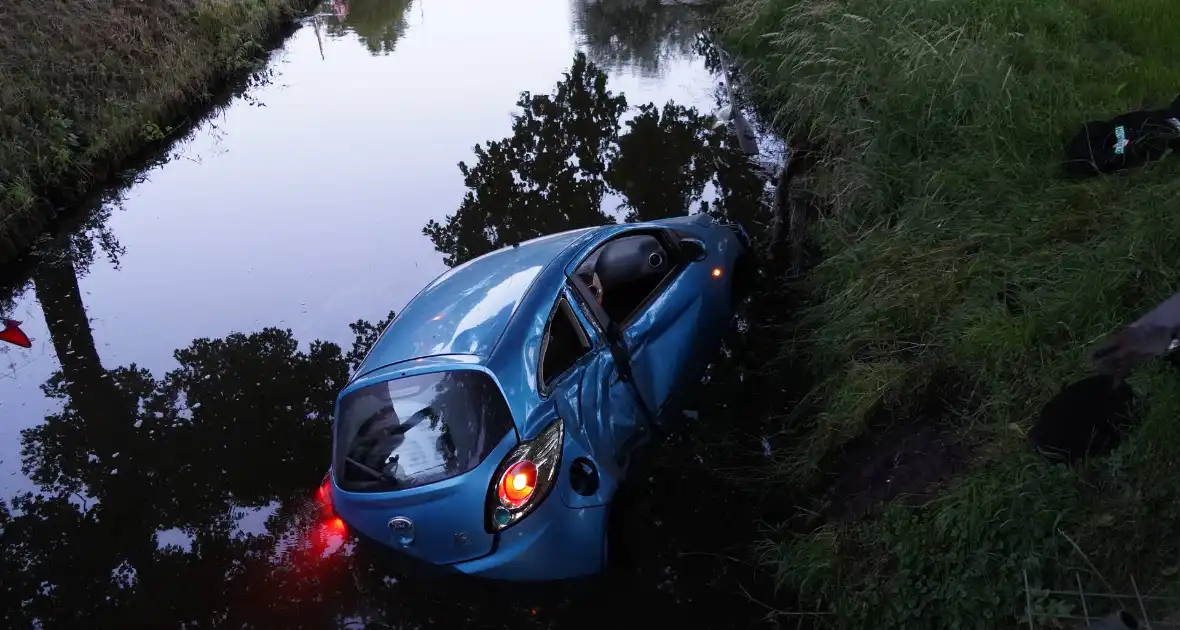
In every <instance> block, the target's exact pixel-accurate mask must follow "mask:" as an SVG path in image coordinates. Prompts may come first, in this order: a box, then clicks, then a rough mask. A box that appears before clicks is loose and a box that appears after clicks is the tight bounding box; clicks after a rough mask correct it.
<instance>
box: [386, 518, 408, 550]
mask: <svg viewBox="0 0 1180 630" xmlns="http://www.w3.org/2000/svg"><path fill="white" fill-rule="evenodd" d="M389 531H391V532H393V536H394V538H395V539H396V540H397V542H398V544H401V545H409V544H411V543H413V542H414V521H411V520H410V519H408V518H406V517H404V516H395V517H393V518H391V519H389Z"/></svg>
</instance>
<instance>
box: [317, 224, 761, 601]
mask: <svg viewBox="0 0 1180 630" xmlns="http://www.w3.org/2000/svg"><path fill="white" fill-rule="evenodd" d="M747 248H748V245H747V240H746V238H745V235H744V232H742V230H741V228H740V227H738V226H734V225H727V224H722V223H719V222H717V221H715V220H714V219H712V218H710V217H709V216H707V215H694V216H689V217H679V218H675V219H667V220H663V221H657V222H651V223H633V224H625V225H610V226H602V227H596V228H587V229H583V230H576V231H572V232H565V233H561V234H556V235H552V236H547V237H543V238H539V239H536V240H532V241H528V242H525V243H521V244H519V245H516V246H512V247H506V248H504V249H501V250H498V251H495V252H492V253H490V254H487V255H484V256H481V257H479V258H476V259H474V260H472V261H470V262H467V263H466V264H464V265H461V266H458V267H455V268H454V269H451V270H450V271H448V272H446V273H444V274H443V275H442V276H440V277H439V278H438V279H436V280H435V281H434V282H432V283H431V284H430V285H429V286H427V287H426V288H425V289H423V290H422V291H421V292H420V293H419V294H418V295H417V296H416V297H415V298H414V299H413V300H412V301H411V302H410V303H409V304H408V305H407V306H406V307H405V308H404V309H403V310H402V311H401V313H399V314H398V316H397V317H396V318H395V319H394V321H393V322H392V323H391V324H390V326H389V327H388V328H387V329H386V330H385V331H384V333H383V334H382V336H381V338H380V339H379V340H378V341H377V343H376V344H375V345H374V346H373V348H372V350H371V351H370V352H369V354H368V356H367V357H366V358H365V361H364V362H363V363H362V365H361V366H360V367H359V368H358V370H357V372H356V373H355V374H354V376H353V378H352V379H351V381H350V382H349V384H348V385H347V386H346V387H345V388H344V390H343V391H342V392H341V393H340V395H339V397H338V399H337V403H336V410H335V421H334V425H333V454H332V471H331V473H330V475H329V478H330V481H331V483H330V486H329V487H328V489H329V490H330V492H331V498H332V503H333V506H334V509H335V511H336V513H337V514H338V515H339V517H340V518H342V519H343V521H344V522H345V523H346V524H347V526H348V527H349V529H350V530H351V531H353V532H354V533H356V534H358V535H359V537H360V538H361V539H362V540H367V541H370V542H376V543H379V544H380V545H382V546H384V547H386V548H389V549H391V550H393V551H395V552H396V554H397V555H399V556H403V557H406V558H408V559H411V561H413V562H415V563H420V564H425V565H430V566H432V567H437V568H443V569H444V570H445V571H448V572H458V573H463V574H470V575H477V576H482V577H487V578H493V579H506V580H556V579H564V578H572V577H578V576H584V575H589V574H593V573H596V572H598V571H600V570H601V569H603V567H604V566H605V563H606V551H607V514H608V511H609V509H610V505H611V501H612V499H613V498H614V496H615V493H616V491H617V490H618V488H619V485H620V484H621V483H623V482H624V480H625V479H626V478H627V473H628V469H629V465H630V463H631V460H632V457H633V455H634V453H635V452H636V450H637V449H639V448H640V447H642V446H643V445H644V444H645V443H647V442H648V441H649V439H650V436H651V435H652V430H653V427H654V426H656V425H661V424H663V423H666V422H668V421H670V420H672V419H676V418H679V417H680V405H681V403H682V401H683V397H684V395H685V393H686V391H687V390H689V389H691V387H692V386H693V385H694V384H695V383H697V382H698V381H699V379H700V376H701V374H702V372H703V369H704V367H705V365H706V363H707V362H708V361H709V360H710V359H711V358H712V355H713V353H714V352H715V351H716V349H717V347H718V344H719V343H720V338H721V334H722V333H723V332H724V330H725V329H726V327H727V326H728V325H729V323H730V320H731V319H732V313H733V308H734V302H735V298H734V280H735V276H737V273H735V272H736V271H738V269H737V267H738V266H739V261H741V260H744V257H745V255H746V253H747Z"/></svg>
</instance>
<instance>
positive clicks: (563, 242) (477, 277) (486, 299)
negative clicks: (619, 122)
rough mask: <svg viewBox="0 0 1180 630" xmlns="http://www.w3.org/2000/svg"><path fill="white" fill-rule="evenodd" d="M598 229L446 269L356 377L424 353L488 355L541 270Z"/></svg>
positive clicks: (387, 332)
mask: <svg viewBox="0 0 1180 630" xmlns="http://www.w3.org/2000/svg"><path fill="white" fill-rule="evenodd" d="M593 229H594V228H587V229H582V230H573V231H570V232H562V233H560V234H553V235H550V236H544V237H541V238H537V239H533V240H530V241H526V242H524V243H520V244H519V245H514V246H510V247H505V248H503V249H499V250H496V251H494V252H492V253H490V254H485V255H483V256H480V257H478V258H475V259H472V260H470V261H468V262H467V263H464V264H462V265H460V266H458V267H455V268H454V269H451V270H449V271H447V272H445V273H443V274H442V275H440V276H439V277H438V278H436V279H435V280H434V281H433V282H431V283H430V284H429V285H427V286H426V288H424V289H422V291H421V292H420V293H418V295H417V296H415V297H414V299H412V300H410V303H409V304H407V305H406V306H405V308H403V309H402V311H401V312H400V313H398V314H397V317H396V318H395V319H394V320H393V323H392V324H390V326H389V328H388V329H386V330H385V332H384V333H383V334H382V336H381V338H380V339H379V340H378V341H377V343H376V344H374V346H373V349H372V350H370V351H369V354H368V356H366V357H365V360H364V362H363V363H362V364H361V365H360V367H359V369H358V370H357V372H356V376H361V375H363V374H365V373H368V372H372V371H373V370H376V369H379V368H381V367H384V366H387V365H391V364H394V363H399V362H401V361H408V360H411V359H416V358H420V357H429V356H437V355H459V354H466V355H475V356H479V357H484V358H486V357H488V356H489V355H490V354H491V353H492V350H493V349H494V348H495V346H496V343H497V341H499V339H500V337H501V335H502V334H503V332H504V329H505V328H506V327H507V326H508V322H509V320H511V319H512V314H513V313H514V312H515V310H516V307H517V306H518V305H519V304H520V301H521V299H522V298H523V297H524V295H525V294H526V293H527V292H528V290H529V287H530V286H532V284H533V282H534V281H535V280H536V279H537V277H538V276H539V275H540V274H541V272H542V270H543V269H545V267H546V266H547V265H549V264H550V263H551V262H553V260H554V259H555V258H557V257H558V255H559V254H560V253H561V252H562V251H564V250H565V249H566V248H567V247H569V246H570V245H571V244H572V243H574V242H575V241H577V240H578V239H579V238H580V237H582V236H584V235H585V234H586V233H587V232H588V231H590V230H593Z"/></svg>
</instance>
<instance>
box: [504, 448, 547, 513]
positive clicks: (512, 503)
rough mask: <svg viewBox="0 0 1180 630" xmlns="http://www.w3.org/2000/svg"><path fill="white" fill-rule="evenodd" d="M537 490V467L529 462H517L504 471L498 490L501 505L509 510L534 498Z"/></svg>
mask: <svg viewBox="0 0 1180 630" xmlns="http://www.w3.org/2000/svg"><path fill="white" fill-rule="evenodd" d="M536 488H537V466H536V464H533V463H532V462H530V461H529V460H527V459H526V460H523V461H519V462H516V463H515V464H513V465H511V466H509V467H508V470H505V471H504V474H503V475H502V476H501V477H500V484H499V485H498V486H497V488H496V492H497V494H498V495H499V496H500V503H501V504H503V505H504V507H506V508H509V509H514V508H518V507H520V506H522V505H524V504H525V502H527V501H528V500H529V497H531V496H533V491H534V490H536Z"/></svg>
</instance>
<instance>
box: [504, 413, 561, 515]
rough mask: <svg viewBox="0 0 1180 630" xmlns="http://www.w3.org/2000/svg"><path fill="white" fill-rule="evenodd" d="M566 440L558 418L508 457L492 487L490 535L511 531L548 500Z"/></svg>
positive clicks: (516, 448) (519, 445) (505, 458)
mask: <svg viewBox="0 0 1180 630" xmlns="http://www.w3.org/2000/svg"><path fill="white" fill-rule="evenodd" d="M563 439H564V430H563V429H562V423H561V418H557V419H555V420H554V421H553V422H552V423H551V424H550V425H549V426H548V427H546V428H545V429H544V430H542V431H541V433H540V434H539V435H537V436H536V437H535V438H533V439H531V440H527V441H525V442H521V443H520V444H517V445H516V447H514V448H513V449H512V450H511V451H509V452H508V455H507V456H505V457H504V461H503V462H502V463H501V464H500V467H499V469H498V470H497V471H496V474H495V475H493V476H492V480H491V481H492V482H491V483H490V484H489V485H488V498H487V521H485V522H486V525H487V530H488V532H489V533H493V534H494V533H496V532H498V531H501V530H503V529H504V528H506V527H511V526H512V525H513V524H514V523H516V522H517V521H519V520H520V519H522V518H524V517H525V516H527V515H528V514H529V513H530V512H532V511H533V510H535V509H537V506H538V505H540V504H541V502H542V501H544V500H545V497H546V496H547V495H548V494H549V491H550V490H552V489H553V486H554V484H555V482H556V481H557V471H558V467H559V466H560V465H561V452H562V448H563V444H564V442H563Z"/></svg>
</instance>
